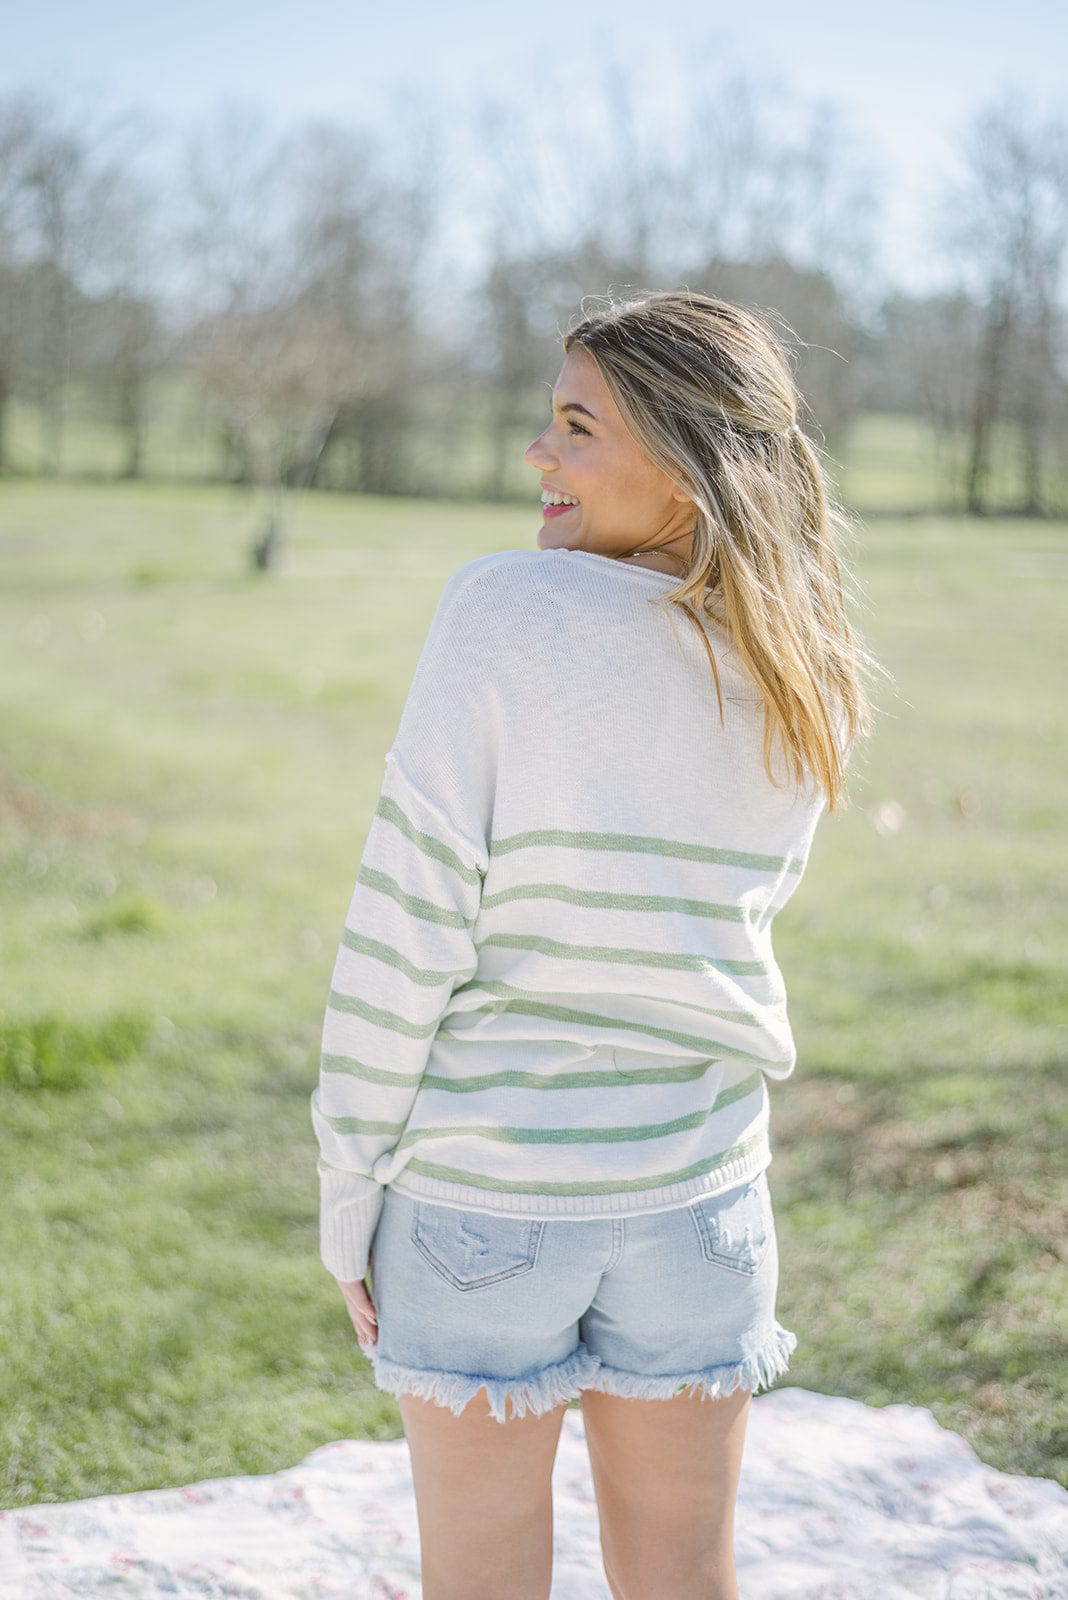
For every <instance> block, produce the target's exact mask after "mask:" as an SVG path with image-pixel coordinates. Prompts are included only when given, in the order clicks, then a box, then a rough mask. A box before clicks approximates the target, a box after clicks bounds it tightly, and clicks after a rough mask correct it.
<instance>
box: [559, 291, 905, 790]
mask: <svg viewBox="0 0 1068 1600" xmlns="http://www.w3.org/2000/svg"><path fill="white" fill-rule="evenodd" d="M576 347H580V348H581V349H583V350H585V351H586V352H587V353H588V354H589V355H590V356H591V357H592V358H593V360H594V361H595V362H596V363H597V367H598V369H599V370H600V373H601V376H602V377H603V378H604V381H605V383H606V384H607V386H608V389H609V391H610V393H611V395H612V398H613V400H614V401H615V403H616V405H617V406H618V408H619V411H620V413H621V415H622V417H623V421H624V423H625V424H626V427H627V430H628V432H629V433H630V434H631V436H632V438H633V439H634V441H635V443H636V444H638V445H639V446H640V448H641V449H642V450H643V451H644V452H645V454H646V455H647V456H648V457H649V458H650V460H651V461H652V462H653V463H654V464H655V465H656V466H658V467H659V468H660V469H661V470H662V471H664V472H666V473H667V474H668V475H669V476H670V477H671V479H672V481H673V482H674V483H676V484H677V485H678V486H679V488H681V489H683V490H685V492H686V494H687V495H689V497H690V498H691V499H692V500H693V502H694V505H695V506H696V508H697V527H696V531H695V533H694V537H693V542H692V545H691V548H690V556H689V560H688V563H687V570H686V571H685V573H684V574H683V576H682V578H681V579H680V582H679V586H678V588H676V589H673V590H672V591H671V592H670V593H669V594H668V595H667V596H666V597H664V598H663V599H662V600H661V601H659V602H658V603H664V604H668V603H670V604H675V605H678V606H680V607H681V608H682V609H683V610H684V611H685V612H686V614H687V615H688V616H690V617H691V619H692V621H693V622H694V625H695V626H696V627H697V629H698V632H699V633H700V635H701V639H702V641H703V643H704V645H705V648H706V649H707V651H708V657H709V661H710V662H711V665H712V674H713V679H714V681H715V686H716V696H717V699H718V701H719V709H720V716H721V718H722V715H723V698H722V694H721V692H720V680H719V671H718V668H717V665H716V658H715V655H714V654H713V651H712V647H711V645H710V643H709V641H708V636H707V633H706V631H705V629H704V627H703V626H702V624H701V622H700V621H699V619H698V617H697V615H696V613H695V611H694V610H693V608H692V605H691V602H699V603H700V606H701V609H702V610H703V611H704V612H705V613H706V614H707V616H709V617H710V618H712V620H713V621H715V622H717V623H718V624H719V625H720V626H721V627H723V628H724V629H725V630H726V632H727V634H728V637H729V638H730V640H731V642H732V643H733V645H734V647H735V649H736V650H737V652H738V654H739V656H740V657H741V660H742V662H743V664H744V666H745V667H746V669H747V671H748V672H749V673H750V675H751V676H752V678H753V679H754V680H755V682H756V684H757V686H758V687H759V689H760V691H761V694H762V695H763V698H764V706H765V720H764V765H765V768H766V770H767V773H768V777H769V779H770V780H771V781H772V782H775V781H776V780H775V777H774V773H773V770H772V756H773V751H774V748H775V744H776V741H778V742H779V744H780V746H781V749H782V752H783V754H784V755H785V760H786V769H787V772H788V775H789V778H790V779H791V781H793V782H794V783H796V784H797V785H798V786H799V787H801V786H803V785H804V784H805V782H806V780H807V779H809V778H813V779H815V781H816V783H817V784H818V785H819V786H820V787H821V788H822V789H823V791H824V793H825V794H826V797H827V802H828V806H829V809H830V810H832V811H834V810H838V809H840V808H841V807H842V806H843V805H844V804H845V803H846V799H847V796H846V782H845V765H846V758H847V755H848V752H849V749H850V747H851V745H852V743H853V741H854V739H855V738H856V736H857V735H858V734H860V733H867V732H868V731H869V722H870V712H869V707H868V701H867V697H866V695H865V692H864V688H863V685H862V683H861V672H862V670H864V668H865V667H867V666H870V665H873V663H872V662H871V658H870V657H869V656H868V655H867V653H866V652H865V651H864V650H863V649H862V647H861V646H860V643H859V641H858V639H857V637H856V635H855V634H854V631H853V629H852V627H851V626H850V622H849V619H848V616H847V614H846V607H845V595H844V583H845V574H844V572H843V568H842V563H841V560H840V557H839V552H838V535H839V534H840V533H844V532H847V531H849V529H850V524H849V521H848V518H847V517H846V514H845V512H844V511H843V509H842V508H841V506H840V505H838V504H837V502H836V501H835V499H834V496H833V495H832V493H831V491H830V487H829V484H828V482H827V479H826V476H825V473H824V468H823V465H822V463H821V460H820V457H819V454H818V453H817V451H816V448H815V446H814V445H813V444H812V443H811V442H810V440H809V439H808V438H807V437H806V436H805V434H804V433H803V432H802V431H801V428H800V425H799V423H798V420H797V419H798V411H799V407H800V405H801V404H802V401H801V396H800V395H799V393H798V390H797V387H796V385H795V383H794V379H793V374H792V372H791V370H790V367H789V365H788V363H787V359H786V355H785V351H784V349H783V348H782V346H781V345H780V344H779V342H778V340H777V338H776V336H775V334H774V332H773V331H772V329H771V328H770V327H769V326H768V325H767V324H766V323H765V322H764V321H763V320H762V319H761V318H760V317H759V316H758V315H757V314H756V313H754V312H752V311H750V310H748V309H744V308H742V307H741V306H737V305H731V304H729V303H728V302H727V301H725V300H715V299H712V298H711V297H710V296H708V295H703V294H694V293H690V292H688V291H686V290H680V291H673V292H669V293H661V294H649V295H643V296H641V298H639V299H635V300H628V301H621V302H616V303H614V304H613V303H611V302H610V303H609V304H608V305H607V307H606V309H603V310H596V311H594V312H592V313H588V314H586V315H584V317H583V320H582V321H580V322H579V323H578V324H577V325H576V326H575V327H573V328H572V329H571V331H570V332H568V333H567V334H565V336H564V350H565V351H570V350H573V349H575V348H576Z"/></svg>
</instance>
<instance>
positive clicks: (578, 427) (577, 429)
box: [567, 417, 590, 439]
mask: <svg viewBox="0 0 1068 1600" xmlns="http://www.w3.org/2000/svg"><path fill="white" fill-rule="evenodd" d="M567 425H568V427H569V428H570V430H571V432H572V433H584V434H585V435H586V438H587V439H588V438H589V437H590V430H589V428H584V427H583V426H582V424H581V422H576V421H575V419H574V417H571V418H569V420H568V424H567Z"/></svg>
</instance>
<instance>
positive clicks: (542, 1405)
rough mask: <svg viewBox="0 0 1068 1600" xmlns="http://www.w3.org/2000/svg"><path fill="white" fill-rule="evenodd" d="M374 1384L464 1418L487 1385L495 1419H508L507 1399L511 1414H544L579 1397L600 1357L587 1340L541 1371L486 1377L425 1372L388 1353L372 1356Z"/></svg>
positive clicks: (462, 1373)
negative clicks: (520, 1375) (396, 1359)
mask: <svg viewBox="0 0 1068 1600" xmlns="http://www.w3.org/2000/svg"><path fill="white" fill-rule="evenodd" d="M371 1362H372V1366H373V1367H374V1375H375V1383H376V1385H377V1386H378V1388H380V1389H385V1390H387V1391H388V1393H390V1394H395V1395H401V1394H414V1395H416V1396H417V1397H418V1398H419V1399H422V1400H433V1401H434V1403H435V1404H436V1405H439V1406H447V1407H448V1409H449V1410H450V1411H451V1412H453V1414H454V1415H455V1416H459V1415H460V1413H461V1411H462V1410H463V1409H464V1407H465V1406H466V1405H467V1404H468V1402H469V1401H471V1400H473V1399H474V1397H475V1395H476V1394H477V1393H478V1391H479V1390H480V1389H483V1388H484V1389H485V1391H486V1395H487V1398H488V1400H489V1409H490V1415H491V1416H492V1417H493V1419H494V1420H495V1421H496V1422H505V1421H509V1420H510V1418H509V1417H508V1415H507V1402H508V1401H509V1400H510V1401H511V1402H512V1415H513V1416H515V1417H522V1416H525V1415H526V1413H527V1411H530V1412H531V1413H532V1415H534V1416H541V1414H542V1413H543V1412H545V1411H551V1410H552V1408H553V1407H554V1406H558V1405H560V1404H561V1403H562V1402H563V1401H565V1400H575V1399H577V1398H578V1396H579V1394H580V1393H581V1392H582V1390H583V1389H586V1388H589V1380H590V1378H591V1377H592V1375H593V1374H594V1373H595V1372H596V1370H597V1366H598V1362H597V1357H596V1356H594V1355H591V1354H590V1352H589V1350H587V1348H586V1346H585V1345H584V1344H580V1345H579V1346H578V1347H577V1349H575V1350H573V1351H572V1352H571V1354H570V1355H569V1356H568V1357H567V1359H566V1360H564V1361H558V1362H557V1363H556V1364H555V1366H551V1367H544V1368H543V1369H542V1370H541V1371H540V1372H531V1373H526V1374H524V1376H523V1377H521V1378H482V1377H479V1376H477V1375H476V1374H474V1373H469V1372H435V1371H422V1370H420V1369H419V1368H417V1367H402V1366H400V1365H398V1363H397V1362H395V1361H389V1360H387V1359H386V1357H384V1356H376V1355H373V1354H372V1356H371Z"/></svg>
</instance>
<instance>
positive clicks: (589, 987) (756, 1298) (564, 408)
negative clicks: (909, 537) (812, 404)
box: [312, 293, 867, 1600]
mask: <svg viewBox="0 0 1068 1600" xmlns="http://www.w3.org/2000/svg"><path fill="white" fill-rule="evenodd" d="M564 350H565V360H564V363H563V367H562V369H561V371H560V375H559V377H558V379H557V382H556V386H555V388H554V390H553V397H552V418H551V421H550V422H549V424H548V426H547V427H546V429H545V431H544V432H543V433H542V434H540V435H539V437H538V438H537V439H536V440H535V441H534V443H533V444H532V445H531V446H530V447H529V449H528V450H527V452H526V459H527V461H528V463H529V464H530V465H531V466H532V467H533V468H534V469H535V470H536V471H537V472H538V473H539V475H540V478H541V484H542V502H543V526H542V529H541V531H540V534H539V537H538V545H539V549H538V550H537V551H534V550H506V551H502V552H500V553H498V554H495V555H491V556H484V557H480V558H478V559H476V560H474V561H470V562H468V563H467V564H466V565H465V566H463V567H461V568H460V569H459V571H458V572H456V573H455V574H454V575H453V576H452V577H451V578H450V579H449V581H448V582H447V583H446V585H445V588H444V591H443V594H442V597H441V600H440V602H439V604H438V608H437V611H436V613H435V616H434V619H433V623H432V625H431V628H430V632H429V635H428V638H427V641H426V644H425V646H424V648H423V652H422V655H421V656H420V659H419V663H418V666H417V669H416V673H415V677H414V680H413V683H412V687H411V690H410V693H409V695H408V699H407V702H406V704H405V708H404V713H403V715H402V717H401V721H400V726H399V729H398V733H397V738H396V740H395V741H394V744H393V747H392V748H391V750H390V751H389V753H388V755H387V757H386V773H385V779H384V782H383V786H382V794H381V798H380V800H379V803H378V807H377V810H376V812H375V816H374V819H373V821H372V825H371V830H370V833H369V835H368V840H367V845H366V848H365V851H364V856H363V860H362V863H361V866H360V871H359V876H358V880H357V884H356V888H355V892H354V895H353V899H352V903H351V906H350V909H349V914H348V916H347V918H346V925H345V932H344V934H343V936H342V941H341V947H340V949H339V951H338V957H337V963H336V966H335V969H334V977H333V985H332V988H331V992H330V997H329V1001H328V1004H327V1012H326V1019H325V1024H324V1032H323V1057H322V1070H321V1073H320V1078H319V1087H318V1089H317V1091H316V1093H315V1094H314V1095H313V1096H312V1117H313V1123H314V1127H315V1130H316V1134H317V1137H318V1140H319V1145H320V1151H321V1159H320V1161H319V1165H318V1170H319V1173H320V1179H321V1189H322V1259H323V1262H324V1264H325V1265H326V1266H327V1268H328V1269H329V1270H330V1271H331V1272H332V1273H333V1274H334V1276H335V1277H336V1278H337V1279H338V1281H339V1283H340V1285H341V1290H342V1293H343V1295H344V1297H345V1300H346V1303H347V1305H348V1309H349V1313H350V1316H351V1318H352V1321H353V1324H354V1326H355V1328H356V1331H357V1333H358V1335H359V1337H360V1341H361V1345H362V1346H363V1348H364V1349H365V1350H367V1351H368V1353H369V1354H370V1356H371V1359H372V1362H373V1365H374V1371H375V1379H376V1382H377V1384H378V1385H379V1387H381V1388H383V1389H386V1390H388V1391H390V1392H392V1393H393V1394H396V1395H397V1396H398V1399H399V1406H400V1411H401V1417H402V1420H403V1424H404V1430H405V1435H406V1438H407V1440H408V1444H409V1448H410V1451H411V1458H412V1467H413V1478H414V1486H415V1494H416V1501H417V1509H418V1516H419V1527H420V1540H421V1547H422V1560H423V1593H424V1596H425V1600H482V1597H486V1600H490V1597H492V1600H546V1597H547V1596H548V1594H549V1590H550V1582H551V1561H552V1504H551V1492H550V1491H551V1475H552V1468H553V1460H554V1456H555V1452H556V1447H557V1442H558V1439H559V1435H560V1428H561V1424H562V1421H563V1416H564V1411H565V1410H566V1407H567V1403H568V1401H569V1400H571V1399H573V1398H575V1397H576V1396H580V1397H581V1405H582V1411H583V1418H584V1425H585V1433H586V1438H587V1441H588V1446H589V1451H590V1459H591V1466H592V1473H593V1480H594V1484H595V1488H596V1494H597V1503H598V1511H599V1516H600V1528H601V1543H602V1550H603V1556H604V1563H605V1570H606V1574H607V1577H608V1581H609V1585H610V1588H611V1591H612V1594H613V1595H614V1596H616V1597H617V1600H661V1597H663V1600H668V1597H670V1600H698V1597H700V1600H713V1597H714V1600H735V1597H736V1596H737V1585H736V1579H735V1572H734V1559H733V1548H732V1545H733V1519H734V1505H735V1495H736V1490H737V1484H738V1476H739V1470H740V1465H741V1458H742V1446H743V1438H744V1432H745V1424H746V1420H747V1415H748V1405H749V1399H750V1396H751V1394H752V1393H753V1392H755V1391H756V1390H757V1389H759V1388H760V1387H761V1386H765V1385H767V1384H769V1383H771V1382H772V1381H773V1380H774V1379H775V1378H776V1377H777V1376H778V1375H780V1374H781V1373H783V1372H784V1371H785V1370H786V1367H787V1362H788V1358H789V1355H790V1353H791V1352H792V1350H793V1349H794V1348H795V1346H796V1342H797V1341H796V1338H795V1336H794V1335H793V1334H792V1333H790V1332H789V1331H788V1330H786V1329H785V1328H783V1327H782V1326H781V1325H780V1323H779V1322H778V1321H777V1320H776V1318H775V1294H776V1287H777V1277H778V1258H777V1251H776V1239H775V1228H774V1220H773V1215H772V1208H771V1200H770V1195H769V1190H768V1181H767V1176H766V1168H767V1166H768V1163H769V1162H770V1160H771V1151H770V1147H769V1144H768V1091H767V1081H768V1080H769V1079H771V1080H777V1079H782V1078H786V1077H788V1076H789V1074H790V1072H791V1071H792V1069H793V1065H794V1059H795V1054H794V1047H793V1042H792V1038H791V1034H790V1029H789V1024H788V1022H787V1017H786V1011H785V992H784V989H783V984H782V979H781V977H780V974H779V970H778V967H777V966H776V963H775V959H774V956H773V953H772V947H771V939H770V928H771V923H772V919H773V917H774V915H775V913H776V912H777V911H778V910H779V909H780V907H781V906H782V905H784V904H785V902H786V901H787V900H788V899H789V897H790V895H791V894H792V893H793V891H794V889H795V888H796V886H797V883H798V880H799V878H800V876H801V873H802V871H803V869H804V865H805V860H806V857H807V855H808V850H809V846H810V844H811V840H812V835H813V831H814V829H815V826H816V823H817V820H818V818H819V815H820V813H821V811H822V810H823V808H824V806H825V805H826V804H828V803H829V805H830V807H831V808H834V807H836V806H838V805H839V804H840V803H841V802H842V800H843V797H844V765H845V758H846V752H847V751H848V748H849V746H850V744H851V742H852V740H853V738H854V737H855V735H856V734H857V733H858V732H859V731H861V730H863V729H864V728H865V726H866V716H867V713H866V706H865V700H864V695H863V691H862V689H861V686H860V682H859V666H860V660H861V657H860V651H859V648H858V646H857V644H856V642H855V640H854V638H853V635H852V633H851V630H850V626H849V623H848V621H847V619H846V614H845V609H844V605H843V595H842V578H841V573H840V569H839V563H838V558H837V555H836V551H835V533H836V529H837V528H838V526H839V524H840V523H841V522H842V517H841V513H840V512H839V511H838V510H837V508H835V507H834V506H833V504H832V503H831V501H830V499H829V498H828V495H827V492H826V488H825V483H824V478H823V474H822V470H821V466H820V462H819V459H818V457H817V455H816V453H815V451H814V449H813V447H812V445H811V444H810V443H809V441H808V440H807V438H806V437H805V435H804V434H803V433H802V432H801V430H800V428H799V426H798V421H797V415H798V406H799V403H800V402H799V396H798V394H797V391H796V388H795V386H794V383H793V379H792V376H791V373H790V370H789V367H788V365H787V362H786V360H785V358H784V355H783V352H782V351H781V349H780V347H779V346H778V344H777V342H776V340H775V338H774V337H773V336H772V334H771V333H770V331H769V330H768V328H767V327H766V326H765V325H764V323H763V322H762V321H761V320H760V319H759V318H758V317H756V316H754V315H753V314H751V313H749V312H747V311H745V310H743V309H741V308H739V307H737V306H733V305H729V304H727V303H725V302H723V301H720V300H715V299H711V298H708V297H706V296H704V295H700V294H690V293H669V294H655V295H649V296H645V297H643V298H642V299H640V300H635V301H631V302H629V303H623V304H617V305H613V306H609V307H608V308H607V309H606V310H604V311H601V312H598V313H597V314H595V315H592V316H589V317H588V318H587V319H586V320H585V321H583V322H581V323H580V324H579V326H578V327H577V328H576V329H575V330H574V332H572V333H571V334H569V335H568V336H567V337H566V338H565V340H564ZM372 1239H373V1243H374V1255H373V1263H372V1259H371V1244H372ZM372 1264H373V1277H372V1284H371V1288H372V1291H373V1297H372V1293H369V1292H368V1289H367V1288H366V1287H365V1284H364V1281H363V1280H364V1278H365V1276H366V1274H367V1271H368V1267H369V1266H370V1265H372ZM509 1406H510V1407H511V1410H510V1412H509V1409H508V1408H509Z"/></svg>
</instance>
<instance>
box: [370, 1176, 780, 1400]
mask: <svg viewBox="0 0 1068 1600" xmlns="http://www.w3.org/2000/svg"><path fill="white" fill-rule="evenodd" d="M778 1276H779V1261H778V1247H777V1243H776V1237H775V1222H774V1217H773V1213H772V1204H771V1194H770V1190H769V1187H768V1180H767V1174H766V1172H760V1173H758V1174H757V1176H756V1177H755V1178H752V1179H750V1180H749V1181H748V1182H745V1183H741V1184H738V1185H736V1186H735V1187H734V1188H732V1189H727V1190H724V1191H723V1192H722V1193H720V1194H717V1195H712V1196H708V1197H704V1198H702V1199H699V1200H694V1201H691V1202H690V1203H689V1204H688V1205H685V1206H680V1207H677V1208H675V1209H673V1210H670V1211H656V1212H649V1213H639V1214H637V1215H635V1216H629V1217H622V1218H615V1219H612V1218H608V1217H598V1218H574V1219H573V1218H570V1217H566V1218H565V1217H553V1218H547V1219H540V1220H536V1221H534V1220H531V1219H529V1218H520V1217H510V1216H507V1215H502V1214H499V1213H494V1214H490V1213H487V1212H482V1211H471V1210H460V1209H459V1208H458V1207H455V1206H446V1205H437V1204H430V1203H429V1202H426V1201H422V1200H413V1199H410V1198H409V1197H408V1196H407V1195H405V1194H403V1193H402V1192H401V1191H400V1190H396V1189H392V1188H389V1187H387V1189H386V1193H385V1198H384V1203H383V1207H382V1214H381V1217H380V1219H379V1222H378V1227H377V1229H376V1232H375V1236H374V1241H373V1245H372V1261H371V1287H372V1297H373V1299H374V1302H375V1307H376V1310H377V1312H378V1338H377V1341H376V1342H375V1343H374V1344H373V1345H370V1346H365V1347H364V1348H365V1350H366V1353H367V1355H368V1356H369V1358H370V1360H371V1363H372V1366H373V1368H374V1376H375V1383H376V1384H377V1386H378V1387H379V1388H380V1389H384V1390H387V1391H388V1392H390V1393H391V1394H396V1395H399V1394H414V1395H419V1396H421V1397H422V1398H424V1399H428V1400H433V1401H434V1402H436V1403H437V1404H438V1405H442V1406H447V1407H448V1408H449V1409H450V1410H451V1411H453V1412H454V1413H455V1414H456V1415H457V1416H459V1414H460V1412H461V1411H462V1410H463V1408H464V1406H465V1405H467V1403H468V1401H470V1400H471V1399H473V1398H474V1396H475V1395H476V1394H477V1393H478V1391H479V1390H480V1389H481V1388H482V1387H483V1386H485V1389H486V1393H487V1398H488V1401H489V1409H490V1414H491V1415H492V1416H493V1417H494V1418H495V1419H496V1420H497V1421H498V1422H504V1421H505V1420H506V1402H507V1401H509V1400H510V1401H511V1403H512V1414H513V1415H515V1416H520V1417H521V1416H523V1415H524V1414H525V1412H526V1411H527V1410H528V1409H529V1410H530V1411H531V1412H533V1413H535V1414H539V1413H541V1412H544V1411H548V1410H550V1409H552V1407H554V1406H557V1405H559V1404H560V1403H561V1401H564V1400H571V1399H574V1398H575V1397H576V1396H577V1395H578V1394H579V1393H580V1392H581V1391H582V1390H583V1389H599V1390H602V1391H603V1392H605V1393H606V1394H616V1395H623V1396H631V1397H635V1398H638V1399H645V1400H663V1399H670V1398H671V1397H672V1396H673V1395H675V1394H678V1393H680V1392H681V1391H682V1390H684V1389H688V1388H693V1390H694V1392H695V1393H697V1394H699V1395H700V1396H701V1398H702V1399H703V1398H704V1397H705V1396H706V1395H707V1396H710V1397H715V1396H719V1395H727V1394H730V1393H731V1392H732V1391H733V1390H734V1389H738V1388H745V1389H749V1390H752V1391H756V1390H757V1389H758V1388H760V1387H766V1386H767V1385H769V1384H771V1383H772V1382H773V1381H774V1380H775V1378H777V1377H778V1376H780V1375H781V1374H782V1373H783V1372H785V1371H786V1368H787V1365H788V1361H789V1357H790V1355H791V1354H792V1352H793V1351H794V1350H795V1349H796V1347H797V1339H796V1337H795V1336H794V1334H792V1333H790V1332H789V1331H788V1330H787V1329H785V1328H783V1327H782V1326H780V1324H779V1323H778V1322H777V1321H776V1320H775V1295H776V1290H777V1287H778Z"/></svg>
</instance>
